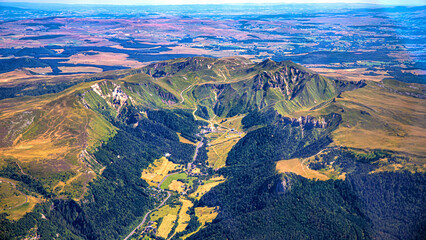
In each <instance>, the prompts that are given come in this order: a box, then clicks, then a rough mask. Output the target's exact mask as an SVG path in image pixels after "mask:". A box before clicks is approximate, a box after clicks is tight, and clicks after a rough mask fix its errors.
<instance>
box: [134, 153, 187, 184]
mask: <svg viewBox="0 0 426 240" xmlns="http://www.w3.org/2000/svg"><path fill="white" fill-rule="evenodd" d="M179 168H180V166H179V165H178V164H175V163H173V162H171V161H169V160H168V159H167V158H166V157H162V158H160V159H156V160H155V161H154V162H153V163H152V164H150V165H149V166H148V168H146V169H145V170H143V172H142V179H143V180H145V181H146V182H147V183H148V184H149V185H151V186H157V184H158V183H159V182H161V180H163V178H164V177H165V176H167V174H169V173H170V172H172V171H174V170H176V169H179ZM170 182H171V181H170Z"/></svg>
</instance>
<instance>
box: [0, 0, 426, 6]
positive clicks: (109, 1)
mask: <svg viewBox="0 0 426 240" xmlns="http://www.w3.org/2000/svg"><path fill="white" fill-rule="evenodd" d="M1 3H40V4H43V3H46V4H70V5H73V4H83V5H86V4H98V5H207V4H212V5H217V4H224V5H227V4H229V5H231V4H372V5H395V6H396V5H399V6H423V5H425V3H424V1H422V0H407V1H404V2H403V3H402V2H401V1H399V0H380V1H377V0H376V1H371V0H370V1H369V0H300V1H293V0H285V1H282V0H266V1H265V0H217V1H211V0H157V1H156V2H155V3H153V2H152V1H149V0H142V1H139V0H122V1H120V2H117V1H116V0H102V1H101V0H84V1H83V0H72V1H67V2H65V3H64V2H63V1H58V0H26V1H22V0H0V4H1Z"/></svg>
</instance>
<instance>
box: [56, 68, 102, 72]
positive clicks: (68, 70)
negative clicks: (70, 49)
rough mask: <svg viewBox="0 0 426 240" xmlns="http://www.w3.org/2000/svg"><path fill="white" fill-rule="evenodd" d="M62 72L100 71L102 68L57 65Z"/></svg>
mask: <svg viewBox="0 0 426 240" xmlns="http://www.w3.org/2000/svg"><path fill="white" fill-rule="evenodd" d="M58 68H59V70H61V71H62V72H63V73H81V72H86V73H100V72H102V68H98V67H58Z"/></svg>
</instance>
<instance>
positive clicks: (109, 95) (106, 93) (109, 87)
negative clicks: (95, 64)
mask: <svg viewBox="0 0 426 240" xmlns="http://www.w3.org/2000/svg"><path fill="white" fill-rule="evenodd" d="M91 88H92V90H93V91H94V92H95V93H97V94H98V95H99V96H101V97H102V98H103V99H105V101H106V102H107V103H108V105H110V106H111V107H113V108H114V109H115V110H117V113H119V112H120V110H121V108H122V107H123V106H125V105H128V100H130V101H131V100H132V99H131V97H130V96H128V95H127V94H126V93H125V92H124V91H123V90H122V89H121V87H120V86H119V85H117V84H115V83H113V82H106V81H104V82H100V83H96V84H93V85H92V86H91Z"/></svg>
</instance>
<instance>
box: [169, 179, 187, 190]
mask: <svg viewBox="0 0 426 240" xmlns="http://www.w3.org/2000/svg"><path fill="white" fill-rule="evenodd" d="M184 186H185V183H183V182H181V181H178V180H173V181H172V182H171V183H170V184H169V186H168V187H167V188H168V189H169V190H172V191H176V192H178V193H181V192H183V190H184Z"/></svg>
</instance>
